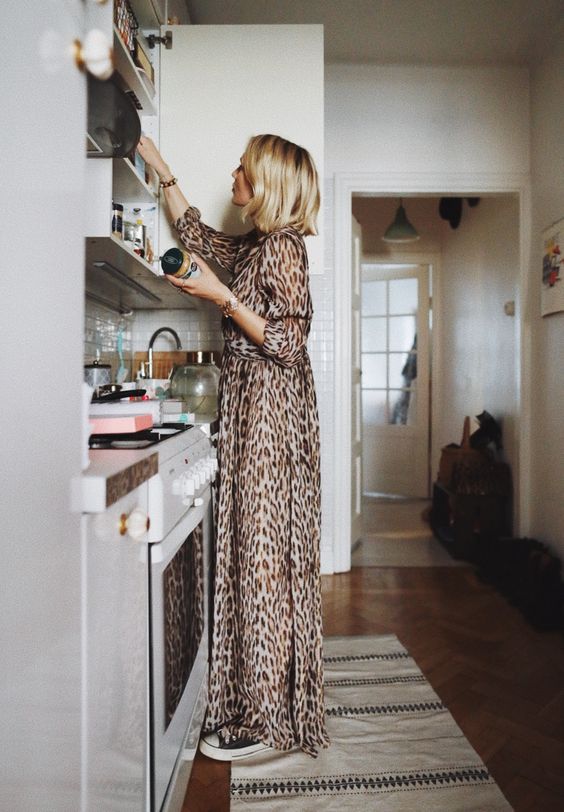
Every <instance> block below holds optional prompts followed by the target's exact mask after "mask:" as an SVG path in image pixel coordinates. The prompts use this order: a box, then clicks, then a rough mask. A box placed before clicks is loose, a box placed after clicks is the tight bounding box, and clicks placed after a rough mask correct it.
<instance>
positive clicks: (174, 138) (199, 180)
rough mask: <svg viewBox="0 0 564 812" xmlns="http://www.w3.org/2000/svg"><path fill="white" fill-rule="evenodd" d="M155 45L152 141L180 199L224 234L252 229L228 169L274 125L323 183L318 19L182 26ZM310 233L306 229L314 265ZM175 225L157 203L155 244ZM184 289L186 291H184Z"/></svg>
mask: <svg viewBox="0 0 564 812" xmlns="http://www.w3.org/2000/svg"><path fill="white" fill-rule="evenodd" d="M171 30H172V33H173V47H172V49H170V50H167V49H164V48H162V47H161V95H160V146H161V152H162V154H163V155H164V157H165V159H166V161H167V163H168V164H169V165H170V167H171V170H172V172H173V173H174V175H176V177H178V179H179V183H180V185H181V187H182V190H183V192H184V194H185V195H186V197H187V199H188V200H189V201H190V202H191V203H193V204H194V205H196V206H197V207H198V208H199V209H200V210H201V212H202V218H203V219H204V221H205V222H206V223H208V224H209V225H211V226H213V227H214V228H218V229H220V230H223V231H227V232H228V233H233V234H235V233H242V232H244V231H248V230H249V229H250V228H252V224H251V223H243V222H242V221H241V216H240V209H238V208H237V207H235V206H233V205H231V202H230V201H231V186H232V183H233V179H232V178H231V173H232V172H233V170H234V169H235V168H236V166H237V165H238V164H239V158H240V156H241V154H242V153H243V151H244V149H245V146H246V144H247V141H248V140H249V138H250V136H252V135H258V134H260V133H275V134H277V135H281V136H283V137H285V138H288V139H289V140H290V141H294V142H295V143H297V144H300V145H301V146H303V147H306V148H307V149H308V150H309V151H310V152H311V154H312V156H313V158H314V160H315V163H316V166H317V170H318V173H319V176H320V178H319V179H320V184H321V188H323V163H324V152H323V133H324V130H323V116H324V113H323V111H324V105H323V81H324V79H323V76H324V74H323V26H321V25H182V26H174V27H172V29H171ZM321 218H322V211H321V212H320V217H319V220H318V225H319V235H318V236H315V237H306V245H307V249H308V257H309V264H310V272H311V273H314V274H315V273H322V272H323V223H322V219H321ZM175 239H176V235H175V233H174V232H173V231H172V229H171V228H170V225H169V222H168V215H167V212H166V211H165V210H164V208H162V209H161V223H160V245H161V249H163V250H165V249H166V248H168V247H170V246H171V245H173V244H174V241H175ZM185 298H189V297H185Z"/></svg>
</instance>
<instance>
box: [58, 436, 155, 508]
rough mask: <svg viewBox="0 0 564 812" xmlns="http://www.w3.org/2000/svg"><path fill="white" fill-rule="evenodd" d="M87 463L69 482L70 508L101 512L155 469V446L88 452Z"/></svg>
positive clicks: (139, 483)
mask: <svg viewBox="0 0 564 812" xmlns="http://www.w3.org/2000/svg"><path fill="white" fill-rule="evenodd" d="M89 458H90V465H89V466H88V468H87V469H86V470H85V471H83V472H82V476H80V477H78V478H77V480H75V481H74V482H73V498H72V502H73V509H74V510H77V511H79V512H80V513H103V512H104V511H105V510H106V509H107V508H109V507H110V506H111V505H113V504H114V502H117V501H118V499H121V498H122V497H123V496H126V495H127V494H128V493H131V491H133V490H135V488H137V487H139V485H141V484H142V483H143V482H146V481H147V480H148V479H150V478H151V477H152V476H154V475H155V474H156V473H158V470H159V455H158V452H157V446H156V445H152V446H148V447H147V448H140V449H134V450H133V449H129V450H125V449H123V450H119V451H118V450H116V449H112V450H107V451H90V452H89Z"/></svg>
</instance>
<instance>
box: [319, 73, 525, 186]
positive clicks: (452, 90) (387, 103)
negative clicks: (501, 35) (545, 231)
mask: <svg viewBox="0 0 564 812" xmlns="http://www.w3.org/2000/svg"><path fill="white" fill-rule="evenodd" d="M325 85H326V94H325V105H326V106H325V122H326V145H325V150H326V152H325V158H326V162H325V166H326V171H327V172H328V173H329V172H388V173H389V172H416V173H421V172H476V173H484V172H486V173H489V172H492V173H498V172H524V171H527V169H528V164H529V120H528V114H529V108H528V73H527V70H526V69H524V68H511V67H510V68H493V67H489V68H481V67H480V68H478V67H467V68H453V67H433V68H430V67H417V66H402V65H398V66H378V65H328V66H327V67H326V73H325Z"/></svg>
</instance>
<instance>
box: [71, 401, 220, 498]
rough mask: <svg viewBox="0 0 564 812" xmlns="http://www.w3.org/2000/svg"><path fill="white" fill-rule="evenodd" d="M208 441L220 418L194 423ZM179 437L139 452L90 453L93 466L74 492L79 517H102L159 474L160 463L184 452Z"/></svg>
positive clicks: (72, 493)
mask: <svg viewBox="0 0 564 812" xmlns="http://www.w3.org/2000/svg"><path fill="white" fill-rule="evenodd" d="M194 425H195V427H196V428H199V429H201V430H202V431H203V432H204V434H206V435H207V436H208V437H209V436H213V435H215V434H216V433H217V430H218V423H217V417H215V416H209V417H204V416H202V417H201V418H200V420H198V419H197V420H196V421H195V423H194ZM183 434H184V433H182V434H176V435H174V437H171V438H170V439H167V440H164V441H163V442H161V443H156V444H155V445H151V446H148V447H147V448H139V449H119V450H118V449H108V450H99V451H94V450H90V451H89V454H88V457H89V460H90V464H89V465H88V468H86V469H85V470H84V471H83V472H82V475H81V476H79V477H76V478H75V479H74V480H73V482H72V488H71V507H72V510H73V511H76V512H77V513H103V512H104V511H105V510H107V508H109V507H110V506H111V505H113V504H114V503H115V502H117V501H118V500H119V499H121V498H122V497H123V496H126V495H127V494H128V493H131V491H133V490H135V488H137V487H139V485H142V484H143V482H146V481H147V480H149V479H150V478H151V477H152V476H154V475H155V474H157V473H158V470H159V459H160V460H161V462H163V461H164V460H166V459H167V458H168V456H169V455H170V454H172V453H175V452H176V451H178V450H181V449H182V448H183V447H184V443H185V440H184V439H183Z"/></svg>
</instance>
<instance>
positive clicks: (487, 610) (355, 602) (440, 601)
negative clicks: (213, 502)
mask: <svg viewBox="0 0 564 812" xmlns="http://www.w3.org/2000/svg"><path fill="white" fill-rule="evenodd" d="M427 504H428V503H427V502H426V501H424V500H405V501H403V500H396V499H394V500H390V499H386V500H370V501H369V502H368V503H367V504H366V505H365V506H364V507H365V508H366V509H365V510H364V515H363V518H364V526H363V539H362V544H361V545H360V546H359V548H358V549H357V551H356V552H355V553H354V554H353V569H352V570H351V572H346V573H341V574H337V575H326V576H323V578H322V581H323V616H324V633H325V635H326V636H332V635H356V634H389V633H392V634H396V635H397V636H398V638H399V640H400V642H401V643H402V644H403V645H404V646H405V647H406V648H407V649H408V651H409V652H410V653H411V655H412V656H413V657H414V658H415V660H416V662H417V664H418V665H419V667H420V668H421V670H422V671H423V673H424V674H425V676H426V677H427V679H428V680H429V682H430V683H431V685H432V687H433V689H434V690H435V691H436V692H437V693H438V695H439V696H440V698H441V699H442V700H443V702H445V704H446V705H447V706H448V708H449V710H450V712H451V713H452V715H453V716H454V718H455V720H456V722H457V724H458V725H459V726H460V727H461V728H462V731H463V732H464V734H465V735H466V737H467V738H468V740H469V741H470V744H471V745H472V747H473V748H474V749H475V750H476V751H477V752H478V754H479V755H480V757H481V758H482V759H483V761H484V762H485V764H486V766H487V767H488V769H489V770H490V772H491V774H492V775H493V777H494V778H495V780H496V781H497V783H498V785H499V787H500V789H501V791H502V792H503V793H504V795H505V796H506V798H507V799H508V801H509V803H510V804H511V805H512V806H513V808H514V809H515V810H516V812H539V810H542V812H560V810H562V809H563V808H564V776H563V774H562V764H563V763H564V723H563V720H564V643H563V639H562V635H561V634H559V633H558V632H554V633H552V632H537V631H535V630H534V629H533V628H532V627H531V626H530V625H528V624H527V623H526V622H525V620H524V619H523V617H522V616H521V614H520V613H519V612H518V611H517V609H515V608H514V607H512V606H511V605H510V604H508V603H507V602H506V601H505V600H504V599H503V598H502V597H501V596H500V595H498V594H497V593H496V592H495V591H494V590H493V589H492V588H491V587H490V586H489V585H487V584H484V583H482V582H481V581H480V580H479V578H478V577H477V576H476V574H475V572H474V569H473V568H472V567H471V566H469V565H468V564H465V563H464V562H456V561H454V560H453V559H450V556H449V555H448V553H447V552H446V551H445V550H444V549H443V548H442V546H441V545H440V544H439V543H438V542H437V541H436V540H435V539H433V538H432V536H431V535H430V534H429V530H428V526H427V525H426V523H425V522H424V521H423V520H422V518H421V514H422V512H423V510H424V509H425V507H426V506H427ZM394 548H395V549H394ZM376 559H379V563H378V564H377V565H375V564H374V563H372V564H371V563H370V562H371V561H372V562H374V561H375V560H376ZM392 560H395V561H396V564H395V565H391V564H390V563H389V562H390V561H392ZM416 560H418V561H419V562H420V563H419V564H418V565H414V563H413V562H414V561H416ZM229 776H230V772H229V766H228V765H227V764H224V763H220V762H213V761H211V760H210V759H207V758H205V757H204V756H201V755H200V754H199V753H198V755H197V756H196V760H195V763H194V769H193V771H192V776H191V779H190V784H189V787H188V792H187V794H186V798H185V802H184V806H183V808H182V812H227V810H228V809H229Z"/></svg>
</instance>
